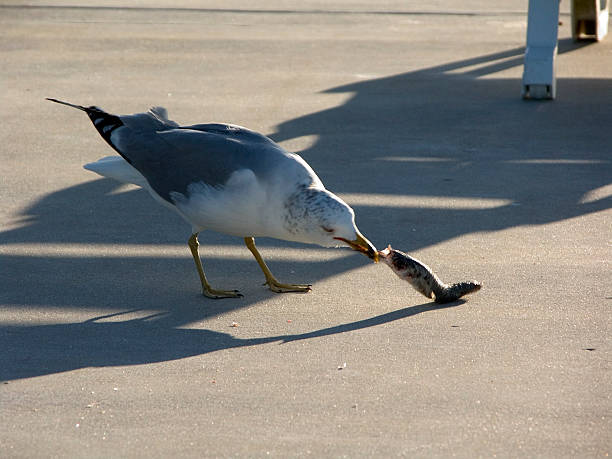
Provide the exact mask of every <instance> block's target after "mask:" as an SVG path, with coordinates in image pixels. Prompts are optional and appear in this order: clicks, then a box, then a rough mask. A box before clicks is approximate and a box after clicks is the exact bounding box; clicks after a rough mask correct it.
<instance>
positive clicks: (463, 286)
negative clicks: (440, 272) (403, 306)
mask: <svg viewBox="0 0 612 459" xmlns="http://www.w3.org/2000/svg"><path fill="white" fill-rule="evenodd" d="M378 257H379V259H380V260H381V261H383V262H384V263H385V264H387V265H388V266H389V267H390V268H391V270H392V271H393V272H394V273H395V274H396V275H397V276H398V277H399V278H400V279H403V280H405V281H407V282H408V283H409V284H410V285H411V286H412V287H413V288H414V289H415V290H416V291H417V292H419V293H421V294H423V295H424V296H426V297H427V298H430V299H433V300H434V301H435V302H436V303H449V302H451V301H456V300H458V299H459V298H461V297H462V296H464V295H467V294H468V293H474V292H477V291H478V290H480V289H481V288H482V283H480V282H478V281H464V282H458V283H456V284H450V285H449V284H445V283H444V282H442V281H441V280H440V278H439V277H438V276H436V274H435V273H434V272H433V271H432V270H431V268H430V267H429V266H427V265H426V264H424V263H422V262H420V261H419V260H417V259H416V258H412V257H411V256H410V255H408V254H406V253H404V252H400V251H399V250H395V249H393V248H392V247H391V245H389V246H388V247H387V248H386V249H384V250H379V251H378Z"/></svg>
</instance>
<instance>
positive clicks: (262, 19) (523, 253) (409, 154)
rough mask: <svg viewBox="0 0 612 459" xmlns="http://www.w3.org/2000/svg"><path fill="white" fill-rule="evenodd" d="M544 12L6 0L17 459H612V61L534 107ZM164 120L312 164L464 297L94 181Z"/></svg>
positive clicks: (8, 425)
mask: <svg viewBox="0 0 612 459" xmlns="http://www.w3.org/2000/svg"><path fill="white" fill-rule="evenodd" d="M526 13H527V2H526V1H511V2H502V1H498V0H495V1H492V2H485V1H482V0H478V1H477V0H469V1H461V2H460V1H456V0H451V1H445V2H441V1H434V2H430V3H423V2H411V1H408V2H407V1H401V2H400V1H384V2H365V1H359V0H355V1H348V0H347V1H341V0H332V1H327V0H326V1H321V0H306V1H303V2H289V1H283V0H271V1H263V0H259V1H253V2H243V1H237V0H233V1H232V0H227V1H224V2H221V1H218V0H209V1H206V0H204V1H199V2H196V1H183V0H177V1H175V2H167V1H162V0H159V1H153V0H152V1H146V0H143V1H138V2H125V1H119V0H108V1H104V0H94V1H93V2H83V1H70V0H68V1H63V2H59V1H43V0H41V1H37V0H33V1H29V2H21V1H13V2H10V3H9V2H0V27H1V30H2V32H0V60H1V62H2V65H1V66H0V87H1V88H2V104H0V144H1V145H2V149H1V150H0V159H1V160H0V174H1V177H2V180H0V197H1V202H0V349H1V352H0V414H1V417H2V422H1V423H0V457H5V458H38V457H40V458H44V457H87V458H89V457H92V458H98V457H99V458H111V457H117V458H118V457H147V458H150V457H159V458H166V457H172V456H174V457H194V458H196V457H198V458H200V457H255V458H257V457H278V458H287V457H349V458H353V457H398V456H399V457H465V458H475V457H551V458H553V457H554V458H559V457H581V458H586V457H608V456H609V455H610V454H612V400H611V395H612V372H611V368H612V354H611V351H612V344H611V340H610V337H611V335H612V269H611V261H612V211H611V207H612V147H611V136H610V133H611V132H612V131H611V126H612V39H610V37H608V39H606V40H604V41H602V42H600V43H594V42H580V43H574V42H573V41H572V39H571V31H570V16H569V2H566V1H564V2H562V4H561V16H560V26H559V49H558V52H559V54H558V56H557V69H556V71H557V77H558V86H557V99H556V100H555V101H543V102H537V101H524V100H522V99H521V97H520V94H521V75H522V64H523V54H524V46H525V35H526V17H527V14H526ZM45 97H55V98H58V99H63V100H68V101H70V102H73V103H77V104H82V105H98V106H100V107H103V108H104V109H106V110H108V111H110V112H112V113H118V114H129V113H135V112H141V111H145V110H146V109H148V108H149V107H150V106H153V105H161V106H164V107H166V108H167V109H168V111H169V115H170V118H171V119H174V120H176V121H177V122H179V123H183V124H195V123H201V122H213V121H219V122H230V123H234V124H239V125H243V126H247V127H249V128H251V129H254V130H257V131H260V132H262V133H264V134H266V135H269V136H270V137H271V138H272V139H274V140H275V141H277V142H279V143H280V144H281V145H282V146H283V147H284V148H286V149H288V150H290V151H295V152H299V153H300V154H301V155H302V157H303V158H304V159H305V160H306V161H307V162H308V163H309V164H310V165H311V166H312V167H313V169H314V170H315V171H316V172H317V173H318V175H319V177H320V178H321V179H322V181H323V182H324V183H325V185H326V186H327V188H328V189H330V190H332V191H334V192H336V193H337V194H338V195H340V196H341V197H343V198H344V199H345V200H346V201H347V202H348V203H349V204H350V205H351V206H352V207H353V208H354V210H355V213H356V221H357V224H358V226H359V228H360V230H361V232H362V233H363V234H364V235H365V236H366V237H368V238H369V239H370V240H371V241H372V242H373V243H374V244H375V245H376V246H377V247H379V248H380V249H382V248H384V247H386V245H387V244H392V245H393V247H394V248H397V249H400V250H402V251H405V252H408V253H410V254H411V255H413V256H414V257H416V258H418V259H420V260H422V261H423V262H425V263H427V264H428V265H429V266H430V267H432V268H433V269H434V271H435V272H436V273H437V274H438V275H439V276H440V277H441V278H442V279H443V280H445V281H447V282H456V281H461V280H467V279H476V280H479V281H481V282H482V283H483V284H484V287H483V289H482V290H481V291H480V292H478V293H476V294H474V295H470V296H467V297H465V300H461V301H457V302H455V303H450V304H448V305H437V304H436V303H434V302H432V301H430V300H428V299H427V298H425V297H423V296H420V295H419V294H418V293H417V292H415V291H414V290H412V289H411V288H410V286H409V285H408V284H407V283H405V282H402V281H401V280H400V279H398V278H397V277H396V276H394V275H393V273H392V272H391V271H390V270H389V269H388V268H387V267H386V266H384V265H382V264H378V265H375V264H373V263H371V262H370V261H369V260H368V259H367V258H366V257H363V256H361V255H359V254H356V253H354V252H351V251H350V250H341V249H324V248H320V247H314V246H306V245H300V244H295V243H288V242H283V241H277V240H272V239H261V240H258V241H257V242H258V246H259V247H260V249H261V252H262V254H263V255H264V257H265V258H266V260H267V261H268V263H269V265H270V267H271V269H272V271H273V272H274V273H275V274H276V276H277V277H278V278H279V279H280V280H282V281H286V282H308V283H312V284H313V290H312V292H310V293H308V294H282V295H279V294H275V293H272V292H270V291H269V290H267V289H266V288H265V287H264V286H262V285H261V284H262V282H263V280H264V279H263V275H262V274H261V271H260V270H259V268H258V266H257V264H256V263H255V262H254V260H253V258H252V257H251V255H250V253H249V252H248V250H247V249H246V247H244V244H243V243H242V240H241V239H239V238H235V237H230V236H225V235H221V234H216V233H212V232H209V233H207V232H205V233H202V234H201V236H200V241H201V244H202V246H201V254H202V258H203V262H204V265H205V268H206V272H207V275H208V277H209V278H210V280H211V283H212V284H213V285H215V286H218V287H221V288H237V289H239V290H240V291H241V292H242V293H243V294H244V298H241V299H235V300H221V301H214V300H209V299H207V298H204V297H203V296H202V295H201V293H200V284H199V281H198V277H197V273H196V270H195V269H194V266H193V261H192V260H191V256H190V253H189V249H188V248H187V244H186V241H187V238H188V237H189V235H190V227H189V225H188V224H186V223H185V222H184V221H182V220H181V219H180V217H178V216H177V215H175V214H174V213H172V212H171V211H170V210H168V209H165V208H163V207H161V206H159V205H158V204H157V203H156V202H155V201H154V200H153V199H151V198H150V196H149V195H148V194H147V193H146V192H145V191H143V190H140V189H138V188H136V187H134V186H127V185H120V184H118V183H116V182H113V181H111V180H109V179H102V178H100V177H98V176H97V175H95V174H93V173H91V172H88V171H86V170H84V169H83V168H82V165H83V164H85V163H87V162H91V161H95V160H97V159H98V158H101V157H103V156H107V155H112V154H113V151H112V150H111V149H110V148H109V147H108V145H106V144H105V142H104V141H103V139H102V138H100V136H99V135H98V134H97V133H96V132H95V129H93V127H92V125H91V123H90V122H89V121H88V119H87V118H86V116H84V115H83V113H80V112H78V111H76V110H71V109H69V108H67V107H61V106H58V105H56V104H52V103H50V102H47V101H45V100H44V98H45Z"/></svg>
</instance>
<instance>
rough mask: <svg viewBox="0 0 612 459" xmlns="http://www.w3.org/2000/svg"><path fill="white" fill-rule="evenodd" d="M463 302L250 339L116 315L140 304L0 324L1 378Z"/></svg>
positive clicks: (365, 323)
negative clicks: (82, 317)
mask: <svg viewBox="0 0 612 459" xmlns="http://www.w3.org/2000/svg"><path fill="white" fill-rule="evenodd" d="M462 303H463V301H457V302H455V303H449V304H445V305H439V304H436V303H433V302H431V303H423V304H419V305H415V306H409V307H406V308H403V309H398V310H395V311H392V312H389V313H386V314H381V315H378V316H375V317H370V318H368V319H364V320H359V321H355V322H350V323H345V324H340V325H336V326H333V327H329V328H323V329H320V330H314V331H311V332H307V333H302V334H292V335H278V336H269V337H261V338H246V339H244V338H237V337H234V336H232V335H231V334H229V333H223V332H219V331H213V330H207V329H185V328H176V327H175V325H176V317H175V315H174V314H173V313H169V312H167V313H157V314H150V315H146V316H144V317H139V318H136V319H129V320H120V321H117V320H116V319H117V318H118V317H120V316H122V315H128V314H136V313H138V312H141V311H139V310H128V311H123V312H120V313H115V314H107V315H104V316H100V317H94V318H91V319H89V320H86V321H84V322H77V323H59V324H45V325H0V346H1V347H2V353H1V354H0V381H12V380H16V379H23V378H31V377H36V376H43V375H48V374H55V373H62V372H65V371H72V370H77V369H80V368H87V367H109V366H125V365H143V364H149V363H155V362H166V361H172V360H177V359H182V358H186V357H193V356H197V355H203V354H207V353H210V352H215V351H219V350H224V349H232V348H239V347H245V346H256V345H261V344H267V343H273V342H278V343H279V344H281V343H282V344H285V343H291V342H293V341H298V340H305V339H314V338H321V337H325V336H329V335H335V334H340V333H347V332H351V331H355V330H360V329H364V328H368V327H375V326H378V325H382V324H386V323H390V322H393V321H396V320H400V319H405V318H408V317H411V316H414V315H417V314H421V313H425V312H429V311H435V310H438V309H443V308H448V307H453V306H458V305H459V304H462Z"/></svg>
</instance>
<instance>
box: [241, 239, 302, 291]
mask: <svg viewBox="0 0 612 459" xmlns="http://www.w3.org/2000/svg"><path fill="white" fill-rule="evenodd" d="M244 242H245V244H246V246H247V247H248V249H249V250H250V251H251V253H252V254H253V256H254V257H255V260H257V263H258V264H259V267H260V268H261V270H262V271H263V273H264V276H266V281H265V282H264V284H263V285H267V286H268V288H269V289H270V290H272V291H273V292H275V293H294V292H295V293H306V292H310V290H312V289H311V287H312V286H311V285H310V284H283V283H281V282H279V281H277V280H276V278H275V277H274V275H273V274H272V272H271V271H270V268H268V265H266V262H265V261H264V260H263V258H262V257H261V254H260V253H259V251H258V250H257V247H255V239H253V238H252V237H245V238H244Z"/></svg>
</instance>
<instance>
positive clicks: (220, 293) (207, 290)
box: [188, 233, 242, 300]
mask: <svg viewBox="0 0 612 459" xmlns="http://www.w3.org/2000/svg"><path fill="white" fill-rule="evenodd" d="M188 245H189V249H190V250H191V255H192V256H193V261H194V262H195V265H196V268H197V270H198V275H199V276H200V282H201V283H202V294H203V295H204V296H206V297H208V298H212V299H214V300H218V299H221V298H241V297H242V294H241V293H240V292H239V291H238V290H217V289H214V288H212V287H211V285H210V284H209V283H208V279H206V275H205V274H204V268H203V267H202V260H200V254H199V253H198V247H199V245H200V244H199V243H198V233H194V234H192V235H191V237H190V238H189V241H188Z"/></svg>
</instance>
